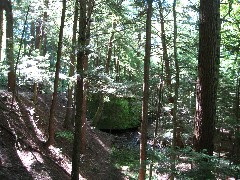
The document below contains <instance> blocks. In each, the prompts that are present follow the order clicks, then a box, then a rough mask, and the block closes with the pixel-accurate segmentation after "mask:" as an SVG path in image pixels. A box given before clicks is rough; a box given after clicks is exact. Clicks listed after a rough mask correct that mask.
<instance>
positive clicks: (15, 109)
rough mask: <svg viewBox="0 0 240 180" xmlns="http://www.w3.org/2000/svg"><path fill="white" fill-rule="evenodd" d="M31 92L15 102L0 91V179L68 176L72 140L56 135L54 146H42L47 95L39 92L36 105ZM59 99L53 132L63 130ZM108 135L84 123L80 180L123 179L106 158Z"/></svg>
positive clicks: (63, 179)
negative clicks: (83, 145)
mask: <svg viewBox="0 0 240 180" xmlns="http://www.w3.org/2000/svg"><path fill="white" fill-rule="evenodd" d="M31 96H32V94H31V93H26V92H24V93H20V94H19V95H18V98H16V101H13V103H12V98H11V94H9V93H8V92H6V91H1V92H0V119H1V120H0V179H13V180H16V179H44V180H45V179H58V180H61V179H62V180H67V179H70V173H71V153H72V151H71V150H72V143H71V141H69V140H66V139H65V138H62V137H59V136H57V137H56V145H55V146H51V147H49V148H45V147H44V142H45V141H46V137H47V126H48V113H49V107H50V104H51V95H41V96H40V97H39V103H38V105H37V106H34V104H33V103H32V101H31ZM64 105H65V101H64V99H63V98H59V100H58V105H57V112H56V119H55V120H56V132H64V131H63V129H62V123H63V118H64V110H65V108H64ZM110 150H111V137H110V136H109V135H108V134H106V133H103V132H100V131H97V130H95V129H92V128H91V127H90V126H87V150H86V153H85V154H84V155H82V156H81V166H80V174H81V178H82V179H123V177H122V174H121V172H120V171H119V170H117V169H116V168H114V167H113V166H112V164H111V161H110Z"/></svg>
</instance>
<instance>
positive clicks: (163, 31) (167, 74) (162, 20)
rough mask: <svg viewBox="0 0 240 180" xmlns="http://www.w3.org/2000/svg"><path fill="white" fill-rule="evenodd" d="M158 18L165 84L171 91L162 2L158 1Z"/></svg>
mask: <svg viewBox="0 0 240 180" xmlns="http://www.w3.org/2000/svg"><path fill="white" fill-rule="evenodd" d="M158 6H159V16H160V24H161V41H162V48H163V61H164V63H165V74H166V84H167V87H168V88H169V90H170V89H171V84H172V82H171V69H170V60H169V57H168V51H167V40H166V32H165V22H164V16H163V6H162V1H161V0H159V2H158Z"/></svg>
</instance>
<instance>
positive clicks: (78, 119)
mask: <svg viewBox="0 0 240 180" xmlns="http://www.w3.org/2000/svg"><path fill="white" fill-rule="evenodd" d="M79 5H80V6H79V7H80V17H79V34H78V46H79V49H78V54H77V74H78V77H77V88H76V116H75V131H74V139H73V152H72V172H71V179H72V180H78V179H79V165H80V151H81V147H80V146H81V141H82V137H81V136H82V133H81V131H82V113H83V109H82V108H83V97H84V95H83V78H84V69H83V66H84V59H85V58H86V57H85V48H86V28H87V24H86V23H87V17H86V12H87V9H86V6H87V2H86V0H82V1H80V2H79Z"/></svg>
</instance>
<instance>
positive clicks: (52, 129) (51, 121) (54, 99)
mask: <svg viewBox="0 0 240 180" xmlns="http://www.w3.org/2000/svg"><path fill="white" fill-rule="evenodd" d="M65 11H66V0H63V7H62V17H61V26H60V32H59V41H58V50H57V62H56V71H55V79H54V90H53V95H52V104H51V109H50V117H49V125H48V135H49V137H48V140H47V142H46V145H47V146H50V145H52V144H54V135H55V122H54V121H55V120H54V118H55V117H54V116H55V109H56V104H57V90H58V81H59V71H60V63H61V55H62V39H63V28H64V19H65Z"/></svg>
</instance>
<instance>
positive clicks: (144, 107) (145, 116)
mask: <svg viewBox="0 0 240 180" xmlns="http://www.w3.org/2000/svg"><path fill="white" fill-rule="evenodd" d="M147 5H148V7H147V20H146V44H145V58H144V84H143V101H142V123H141V139H140V167H139V177H138V179H139V180H145V179H146V161H147V153H146V151H147V124H148V123H147V121H148V99H149V66H150V56H151V16H152V0H148V1H147Z"/></svg>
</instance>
